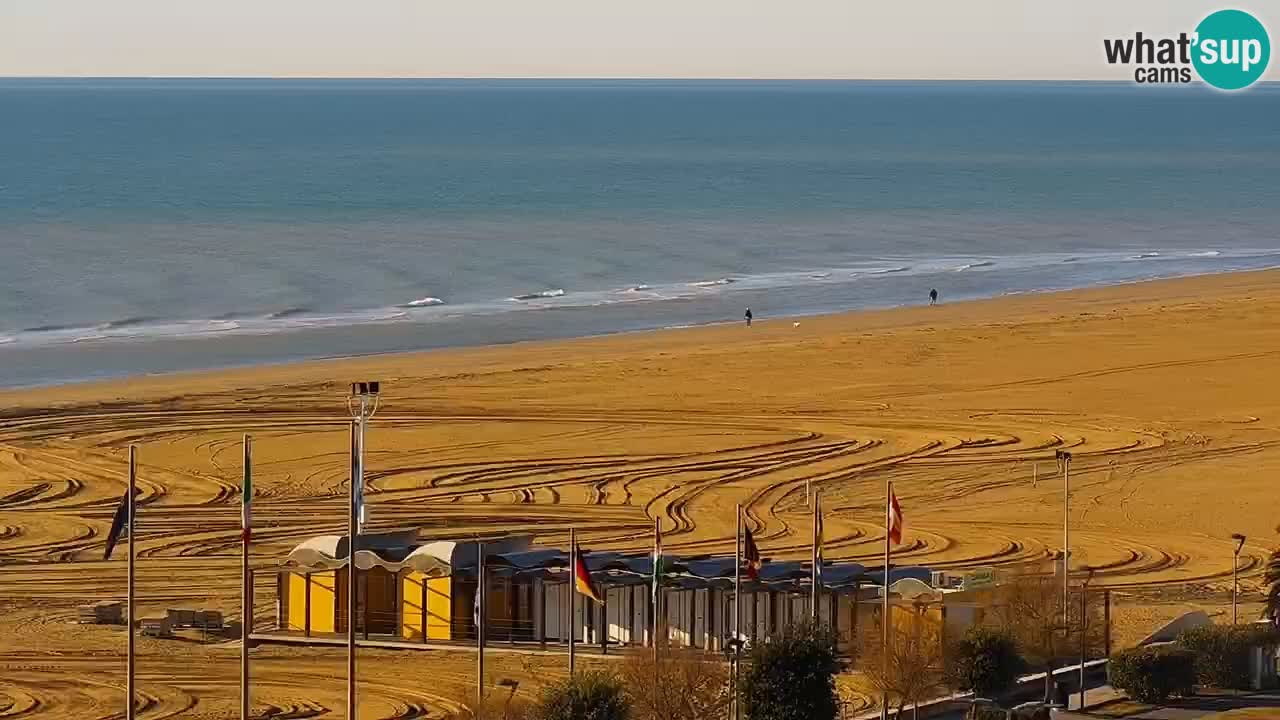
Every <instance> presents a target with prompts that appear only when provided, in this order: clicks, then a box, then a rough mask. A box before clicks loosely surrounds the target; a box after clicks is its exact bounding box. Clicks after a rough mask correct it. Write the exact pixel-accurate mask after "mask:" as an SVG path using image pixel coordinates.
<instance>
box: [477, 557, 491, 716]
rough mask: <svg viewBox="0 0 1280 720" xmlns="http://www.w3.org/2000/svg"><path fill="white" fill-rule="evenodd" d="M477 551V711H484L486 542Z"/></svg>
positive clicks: (486, 623)
mask: <svg viewBox="0 0 1280 720" xmlns="http://www.w3.org/2000/svg"><path fill="white" fill-rule="evenodd" d="M476 552H477V553H478V555H479V563H478V569H477V570H476V603H477V606H476V649H477V650H478V651H479V652H477V653H476V656H477V659H476V712H484V709H483V708H484V644H485V635H486V634H487V631H488V627H487V626H488V622H487V619H488V615H489V598H487V597H485V596H486V595H488V594H489V593H488V583H487V582H486V579H487V578H486V577H485V563H484V555H485V550H484V543H483V542H479V543H476Z"/></svg>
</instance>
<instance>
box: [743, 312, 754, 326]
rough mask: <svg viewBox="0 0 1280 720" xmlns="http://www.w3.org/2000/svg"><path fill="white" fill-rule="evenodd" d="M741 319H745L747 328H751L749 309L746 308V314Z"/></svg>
mask: <svg viewBox="0 0 1280 720" xmlns="http://www.w3.org/2000/svg"><path fill="white" fill-rule="evenodd" d="M743 317H745V318H746V319H747V327H751V317H752V316H751V308H747V314H746V315H744V316H743Z"/></svg>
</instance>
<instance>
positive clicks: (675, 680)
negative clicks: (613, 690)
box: [620, 648, 729, 720]
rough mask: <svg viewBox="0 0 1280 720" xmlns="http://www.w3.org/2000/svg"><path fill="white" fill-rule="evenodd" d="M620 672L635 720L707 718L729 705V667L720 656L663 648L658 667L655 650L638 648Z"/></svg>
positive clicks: (692, 719) (722, 710)
mask: <svg viewBox="0 0 1280 720" xmlns="http://www.w3.org/2000/svg"><path fill="white" fill-rule="evenodd" d="M620 675H621V679H622V683H623V686H624V687H625V688H626V691H627V699H628V700H629V701H630V704H631V709H632V718H633V719H634V720H705V719H706V718H719V717H723V716H724V715H725V713H726V711H727V709H728V707H729V670H728V666H727V665H726V664H725V663H724V662H723V660H721V658H720V657H718V656H716V655H710V654H706V653H703V652H699V651H696V650H681V649H677V648H662V650H661V653H660V654H659V659H658V663H657V666H656V667H655V665H654V660H653V653H652V652H651V651H636V652H634V653H632V654H631V655H630V656H629V657H628V658H627V660H626V661H625V662H623V664H622V670H621V673H620Z"/></svg>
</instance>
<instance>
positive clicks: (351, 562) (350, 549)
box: [347, 397, 364, 720]
mask: <svg viewBox="0 0 1280 720" xmlns="http://www.w3.org/2000/svg"><path fill="white" fill-rule="evenodd" d="M363 423H364V398H363V397H361V398H360V417H359V418H356V419H355V420H352V421H351V497H350V502H349V503H348V508H347V720H356V538H357V537H359V534H360V528H359V523H360V519H359V518H358V517H356V515H357V513H358V512H359V511H358V510H357V508H356V493H357V492H359V488H360V482H361V472H360V450H361V448H360V437H361V434H362V433H361V432H360V429H359V426H360V425H362V424H363Z"/></svg>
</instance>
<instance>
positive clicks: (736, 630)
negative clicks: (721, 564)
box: [729, 504, 742, 720]
mask: <svg viewBox="0 0 1280 720" xmlns="http://www.w3.org/2000/svg"><path fill="white" fill-rule="evenodd" d="M735 517H736V526H737V530H736V532H735V534H734V539H733V542H734V545H733V661H732V664H731V666H730V668H729V672H730V676H729V677H730V679H731V680H732V681H733V682H732V683H731V687H730V688H729V691H730V693H731V697H730V700H731V701H732V703H733V718H734V720H738V718H740V717H742V701H741V699H740V698H739V697H738V674H739V668H738V665H739V663H738V660H739V656H740V655H741V654H742V505H741V504H739V505H738V506H737V513H736V516H735Z"/></svg>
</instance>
